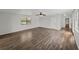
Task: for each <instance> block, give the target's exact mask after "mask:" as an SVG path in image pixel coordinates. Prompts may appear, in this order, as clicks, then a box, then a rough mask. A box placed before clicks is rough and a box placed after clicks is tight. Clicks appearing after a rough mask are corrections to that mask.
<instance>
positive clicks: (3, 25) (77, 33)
mask: <svg viewBox="0 0 79 59" xmlns="http://www.w3.org/2000/svg"><path fill="white" fill-rule="evenodd" d="M78 49H79V10H78V9H0V50H78Z"/></svg>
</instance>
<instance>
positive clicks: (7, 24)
mask: <svg viewBox="0 0 79 59" xmlns="http://www.w3.org/2000/svg"><path fill="white" fill-rule="evenodd" d="M22 16H23V15H20V14H8V13H7V14H5V13H0V35H2V34H7V33H11V32H16V31H20V30H25V29H30V28H35V27H38V26H39V23H38V17H35V16H31V19H32V21H31V24H28V25H21V24H20V19H21V17H22Z"/></svg>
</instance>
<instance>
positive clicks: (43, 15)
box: [36, 12, 46, 16]
mask: <svg viewBox="0 0 79 59" xmlns="http://www.w3.org/2000/svg"><path fill="white" fill-rule="evenodd" d="M40 15H42V16H46V14H43V13H42V12H40V13H39V14H36V16H40Z"/></svg>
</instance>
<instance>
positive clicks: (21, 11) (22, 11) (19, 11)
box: [0, 9, 73, 15]
mask: <svg viewBox="0 0 79 59" xmlns="http://www.w3.org/2000/svg"><path fill="white" fill-rule="evenodd" d="M72 11H73V9H0V13H16V14H24V15H35V14H39V12H42V13H44V14H47V15H55V14H65V13H71V12H72Z"/></svg>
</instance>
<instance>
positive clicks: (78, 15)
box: [72, 10, 79, 48]
mask: <svg viewBox="0 0 79 59" xmlns="http://www.w3.org/2000/svg"><path fill="white" fill-rule="evenodd" d="M78 23H79V11H78V10H74V11H73V13H72V29H73V32H74V36H75V40H76V44H77V46H78V48H79V30H78Z"/></svg>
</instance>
